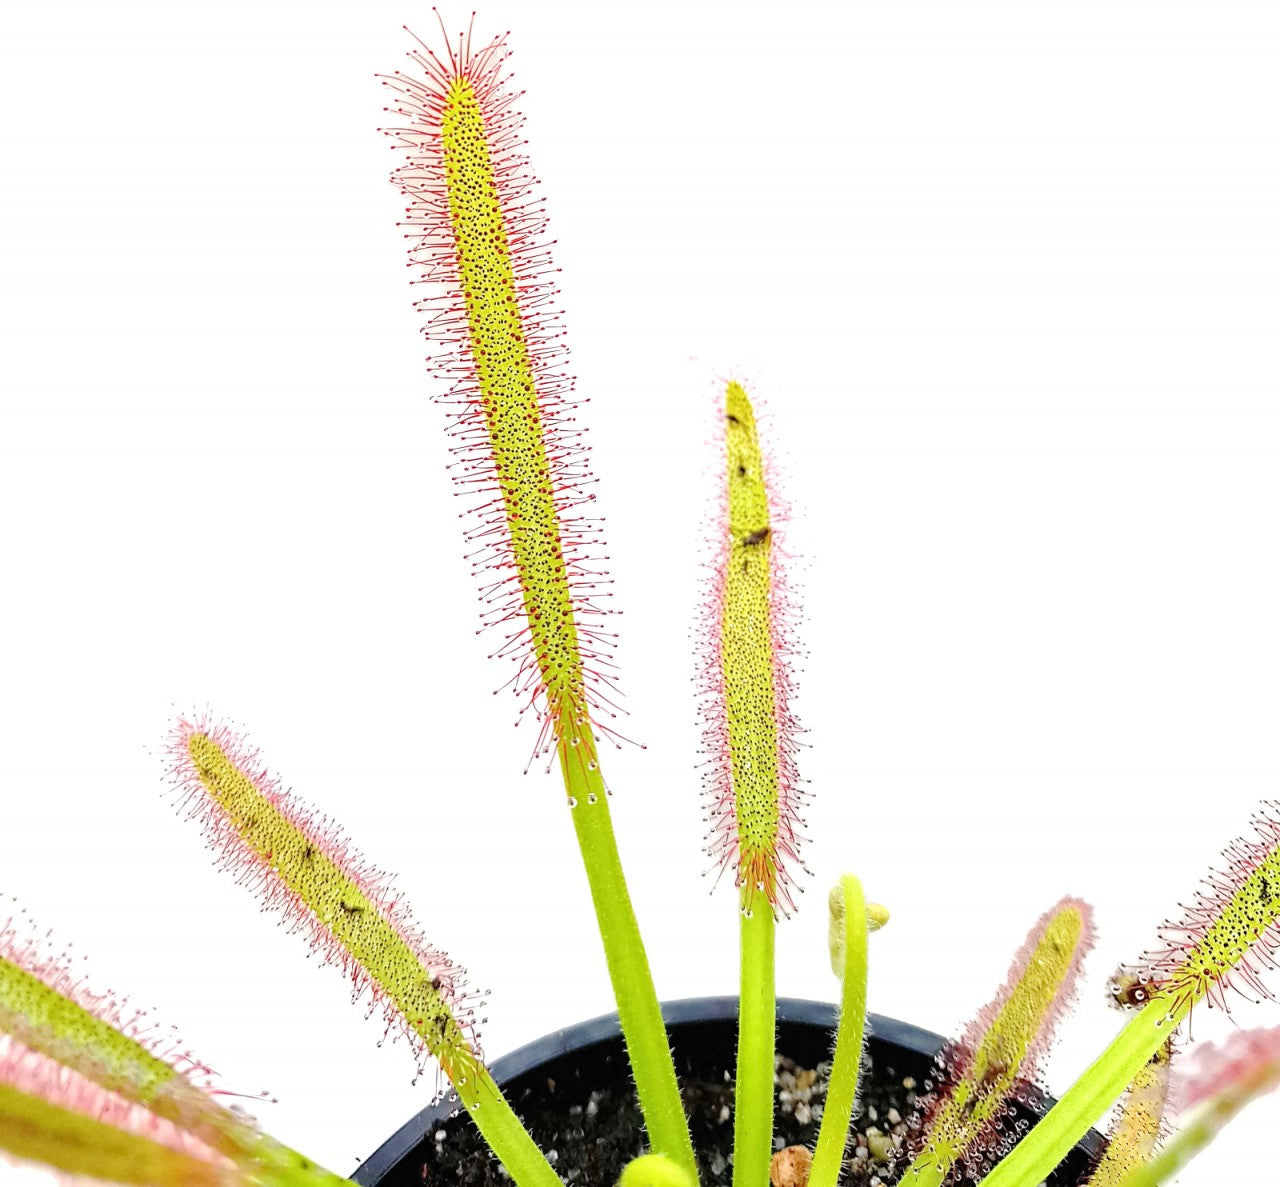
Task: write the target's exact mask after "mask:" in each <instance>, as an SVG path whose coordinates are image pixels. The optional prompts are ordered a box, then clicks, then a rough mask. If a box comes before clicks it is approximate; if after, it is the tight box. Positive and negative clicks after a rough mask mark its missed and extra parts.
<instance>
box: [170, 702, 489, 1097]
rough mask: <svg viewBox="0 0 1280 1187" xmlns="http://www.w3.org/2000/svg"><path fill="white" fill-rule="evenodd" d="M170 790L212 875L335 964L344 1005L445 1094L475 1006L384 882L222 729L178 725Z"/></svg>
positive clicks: (470, 1044)
mask: <svg viewBox="0 0 1280 1187" xmlns="http://www.w3.org/2000/svg"><path fill="white" fill-rule="evenodd" d="M169 754H170V757H171V766H170V778H171V780H172V782H173V783H174V785H175V787H176V789H177V793H178V796H179V803H180V806H181V807H182V808H183V809H185V811H186V813H187V815H188V816H189V817H191V818H194V819H196V820H198V821H199V822H200V824H201V825H202V826H203V828H204V831H205V835H206V837H207V838H208V842H209V848H210V849H211V850H213V853H214V856H215V859H216V861H217V863H218V865H219V866H221V867H222V868H224V869H226V870H229V871H230V872H232V873H233V874H234V875H235V876H236V879H237V881H239V882H240V883H242V884H244V885H246V886H248V887H249V888H250V889H252V890H253V891H254V892H255V893H256V894H257V895H258V897H259V898H260V899H261V900H262V902H263V904H264V906H266V907H268V908H270V909H272V910H274V911H276V912H278V913H279V914H280V915H281V916H282V917H283V918H284V920H285V922H286V924H287V926H288V929H289V931H291V932H295V931H300V932H302V933H303V934H304V936H305V937H306V938H307V940H308V941H309V943H310V947H311V951H312V952H313V953H315V954H317V955H318V956H319V957H320V959H321V961H322V963H328V964H336V965H338V967H339V968H340V969H341V971H342V973H343V975H344V976H345V977H346V978H347V979H348V980H349V981H350V982H351V983H352V986H353V989H352V997H353V999H356V998H359V997H361V996H363V995H365V994H368V995H369V996H370V998H371V999H372V1001H373V1002H374V1003H375V1004H379V1005H381V1007H382V1009H383V1013H384V1016H385V1018H386V1022H387V1027H388V1030H391V1029H395V1030H396V1031H397V1032H398V1033H400V1034H402V1035H403V1036H405V1037H406V1038H408V1040H409V1042H410V1044H411V1046H412V1047H413V1049H414V1050H415V1051H416V1052H418V1053H419V1056H420V1059H419V1069H420V1070H421V1068H422V1067H423V1066H424V1065H423V1062H422V1060H421V1055H422V1053H423V1052H425V1053H427V1054H429V1055H431V1056H433V1057H434V1058H435V1059H436V1060H437V1061H438V1062H439V1064H440V1066H441V1067H442V1068H443V1069H444V1071H445V1073H446V1075H448V1076H449V1078H450V1080H453V1081H454V1082H455V1083H456V1081H457V1079H458V1077H462V1078H463V1079H464V1080H465V1078H466V1076H467V1075H468V1073H469V1072H474V1069H475V1068H476V1067H477V1066H478V1065H479V1064H480V1061H481V1057H480V1052H479V1048H478V1046H477V1041H476V1038H475V1027H474V1022H475V1010H476V1005H477V1002H478V1000H479V999H478V997H477V996H476V995H474V994H470V993H468V991H467V989H466V987H465V981H464V978H463V972H462V970H461V969H460V968H459V967H458V966H457V965H455V964H454V963H453V962H452V961H451V960H449V958H448V957H447V956H446V955H445V954H444V953H443V952H440V951H438V950H437V949H435V948H433V947H431V946H430V945H429V944H428V943H427V942H426V941H425V939H424V938H423V937H422V934H421V932H420V931H419V930H418V928H417V926H416V924H415V923H414V921H413V918H412V916H411V914H410V912H409V908H408V905H407V904H406V903H405V901H404V899H403V897H402V896H401V894H400V893H399V891H398V890H397V889H396V887H395V884H394V882H393V881H392V879H391V878H390V876H389V875H387V874H386V873H384V872H383V871H381V870H379V869H377V868H376V867H374V866H373V865H371V864H370V863H369V862H368V861H366V860H365V859H364V858H363V857H362V856H361V855H360V854H359V853H358V852H357V851H356V850H355V849H354V848H353V847H352V846H351V845H350V843H349V842H348V841H347V839H346V837H345V835H344V834H343V833H342V830H341V829H340V828H339V827H338V826H337V825H336V824H335V823H334V822H333V821H330V820H328V819H326V818H325V817H323V816H320V815H319V814H317V813H316V812H314V811H313V810H312V809H311V808H309V807H307V806H306V805H305V804H303V803H302V802H301V801H300V800H299V799H297V798H296V797H295V796H293V795H292V794H290V793H289V792H287V791H285V790H284V789H283V788H282V787H281V785H280V781H279V780H278V779H276V778H274V777H273V776H271V775H269V774H268V772H267V769H266V767H265V766H264V765H263V762H262V758H261V756H260V754H259V752H258V751H257V750H256V749H255V748H254V747H252V746H250V745H249V744H248V742H247V741H246V740H245V739H244V738H243V737H241V736H240V735H239V734H237V733H235V732H234V731H233V730H232V729H231V728H230V727H228V726H226V725H224V724H213V723H211V722H209V721H208V720H205V719H197V720H195V721H189V720H187V719H186V718H180V719H179V720H178V721H177V722H176V724H175V725H174V728H173V731H172V733H171V734H170V737H169Z"/></svg>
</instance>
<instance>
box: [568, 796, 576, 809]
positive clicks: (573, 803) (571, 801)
mask: <svg viewBox="0 0 1280 1187" xmlns="http://www.w3.org/2000/svg"><path fill="white" fill-rule="evenodd" d="M577 806H578V797H577V796H576V795H571V796H570V797H569V807H571V808H576V807H577Z"/></svg>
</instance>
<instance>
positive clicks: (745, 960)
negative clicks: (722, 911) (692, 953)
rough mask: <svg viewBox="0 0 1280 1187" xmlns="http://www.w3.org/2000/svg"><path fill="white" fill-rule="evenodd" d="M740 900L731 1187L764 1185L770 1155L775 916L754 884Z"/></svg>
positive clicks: (757, 1186)
mask: <svg viewBox="0 0 1280 1187" xmlns="http://www.w3.org/2000/svg"><path fill="white" fill-rule="evenodd" d="M742 902H743V909H742V912H741V926H740V928H739V931H738V934H739V936H740V937H741V963H740V967H741V980H740V985H739V993H738V1069H737V1079H736V1081H735V1083H734V1089H733V1187H762V1185H763V1184H765V1183H768V1181H769V1162H770V1159H772V1157H773V1071H774V1032H775V1008H776V1003H775V1000H774V980H773V939H774V918H773V908H772V906H771V905H770V903H769V900H768V899H767V898H765V896H764V895H763V894H762V893H760V892H758V891H754V889H753V888H750V887H748V888H747V889H746V890H744V892H743V898H742Z"/></svg>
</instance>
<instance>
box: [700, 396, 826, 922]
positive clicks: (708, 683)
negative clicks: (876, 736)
mask: <svg viewBox="0 0 1280 1187" xmlns="http://www.w3.org/2000/svg"><path fill="white" fill-rule="evenodd" d="M723 401H724V403H723V415H722V426H723V450H722V453H721V457H722V458H723V464H724V470H723V471H722V475H723V477H722V480H721V482H720V484H719V485H720V491H721V501H720V504H719V513H718V515H717V517H716V520H715V522H714V524H713V526H712V529H711V538H712V557H711V559H710V561H709V569H710V572H711V583H710V590H709V594H708V596H707V598H706V601H705V603H704V606H703V625H702V630H701V638H700V641H699V645H698V667H699V683H700V693H701V711H702V718H703V753H704V755H705V756H706V766H705V769H704V776H703V787H704V796H705V800H706V804H707V821H708V826H709V828H708V832H707V852H708V854H709V855H710V856H711V858H712V860H713V861H714V862H715V865H716V869H717V871H720V872H722V871H724V870H726V869H730V868H732V869H733V871H734V881H735V884H736V886H737V888H738V893H739V899H740V902H741V905H742V907H743V909H744V910H754V909H755V908H756V905H757V903H756V900H757V899H759V900H761V901H763V902H764V903H765V904H766V905H767V909H768V910H770V911H771V912H773V913H775V914H789V913H790V912H791V911H792V910H793V909H794V905H795V904H794V901H793V898H792V890H793V886H794V882H793V875H792V872H791V870H790V868H789V867H790V866H794V865H798V864H799V861H800V858H799V849H800V847H801V845H802V843H803V836H802V833H801V829H802V826H803V820H802V817H801V810H802V807H803V805H804V803H805V801H806V799H807V793H806V791H805V789H804V786H803V784H802V783H801V781H800V778H799V774H798V772H797V770H796V762H795V755H796V750H797V747H798V733H799V726H798V724H797V722H796V719H795V717H794V715H793V711H792V708H791V701H792V697H793V694H794V686H795V673H794V668H793V664H794V661H795V656H796V644H795V639H794V634H795V626H794V624H795V618H796V610H795V606H794V603H793V600H792V596H791V593H790V590H789V587H788V584H787V582H786V579H785V575H784V568H785V565H784V561H785V558H786V551H785V548H784V543H783V536H784V533H785V522H786V518H787V512H786V508H785V506H784V505H783V504H782V503H781V502H780V501H779V499H778V497H777V495H776V492H775V491H774V489H773V485H772V482H771V479H770V475H769V466H768V465H767V462H766V458H765V454H764V451H763V450H762V448H761V443H760V439H759V436H758V433H757V429H756V415H755V411H754V409H753V408H752V404H751V398H750V396H749V394H748V392H747V389H746V387H745V386H744V385H743V384H742V383H741V382H739V381H738V380H734V379H731V380H729V381H728V382H727V383H725V385H724V388H723Z"/></svg>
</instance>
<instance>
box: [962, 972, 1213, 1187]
mask: <svg viewBox="0 0 1280 1187" xmlns="http://www.w3.org/2000/svg"><path fill="white" fill-rule="evenodd" d="M1190 1011H1191V998H1190V997H1189V996H1188V997H1187V998H1185V999H1184V1000H1183V1001H1182V1002H1181V1003H1180V1004H1176V1003H1174V1002H1173V1001H1171V1000H1170V999H1169V998H1165V997H1161V996H1159V995H1156V996H1155V997H1153V998H1152V999H1151V1001H1150V1002H1148V1003H1147V1005H1146V1006H1145V1007H1144V1008H1143V1009H1142V1011H1141V1012H1140V1013H1139V1014H1138V1015H1137V1017H1135V1018H1133V1019H1132V1020H1131V1021H1130V1022H1129V1024H1128V1025H1127V1026H1126V1027H1125V1028H1124V1029H1123V1030H1122V1031H1121V1032H1120V1033H1119V1034H1118V1035H1117V1036H1116V1037H1115V1038H1114V1039H1113V1040H1112V1041H1111V1043H1110V1045H1109V1046H1108V1047H1107V1049H1106V1050H1105V1051H1103V1053H1102V1054H1101V1055H1099V1056H1098V1058H1097V1059H1095V1060H1094V1061H1093V1063H1092V1064H1091V1065H1090V1067H1089V1068H1088V1070H1087V1071H1086V1072H1085V1073H1084V1074H1083V1075H1082V1076H1081V1077H1080V1079H1078V1080H1077V1081H1076V1082H1075V1083H1074V1084H1073V1085H1072V1086H1071V1087H1070V1088H1069V1089H1068V1090H1067V1091H1066V1093H1065V1094H1064V1095H1063V1097H1062V1099H1061V1100H1060V1101H1058V1103H1057V1104H1056V1105H1054V1106H1053V1108H1052V1109H1050V1110H1049V1112H1048V1113H1046V1114H1045V1116H1044V1117H1043V1118H1041V1120H1040V1121H1039V1123H1038V1124H1037V1125H1036V1126H1035V1128H1033V1129H1032V1130H1031V1132H1030V1133H1029V1134H1027V1136H1026V1137H1025V1138H1023V1139H1022V1141H1021V1142H1019V1143H1018V1145H1017V1146H1016V1147H1015V1148H1014V1149H1013V1151H1012V1153H1010V1154H1009V1156H1008V1157H1007V1158H1005V1159H1004V1161H1003V1162H1001V1163H1000V1164H999V1165H998V1166H997V1167H995V1169H994V1170H992V1172H991V1173H990V1174H989V1175H988V1176H987V1177H986V1178H985V1179H984V1180H983V1181H982V1187H1035V1185H1036V1184H1038V1183H1040V1182H1042V1181H1043V1180H1044V1178H1045V1177H1046V1176H1047V1175H1048V1174H1049V1172H1050V1171H1052V1170H1053V1168H1054V1167H1055V1166H1057V1165H1058V1163H1059V1162H1061V1161H1062V1160H1063V1158H1065V1157H1066V1156H1067V1153H1068V1151H1069V1150H1070V1149H1071V1147H1072V1146H1074V1145H1075V1144H1076V1142H1078V1141H1079V1140H1080V1139H1081V1138H1082V1137H1084V1135H1085V1134H1086V1133H1087V1132H1088V1130H1089V1126H1091V1125H1092V1124H1093V1123H1094V1122H1095V1121H1097V1120H1098V1118H1099V1117H1101V1116H1102V1114H1103V1113H1104V1112H1106V1110H1107V1109H1108V1108H1110V1107H1111V1105H1112V1104H1113V1103H1114V1102H1115V1101H1116V1100H1117V1099H1118V1098H1119V1096H1120V1094H1121V1093H1122V1092H1123V1091H1124V1090H1125V1088H1127V1087H1128V1085H1129V1082H1130V1081H1131V1080H1132V1079H1133V1077H1134V1076H1135V1075H1136V1074H1137V1073H1138V1071H1139V1069H1141V1067H1142V1065H1143V1064H1145V1063H1146V1062H1147V1060H1149V1059H1150V1058H1151V1056H1152V1055H1154V1054H1155V1053H1156V1051H1157V1050H1158V1049H1159V1048H1160V1045H1161V1044H1162V1043H1163V1042H1164V1041H1165V1040H1166V1039H1167V1038H1168V1037H1169V1035H1170V1034H1171V1033H1172V1032H1173V1029H1174V1028H1175V1027H1176V1026H1178V1024H1179V1023H1181V1022H1182V1020H1183V1019H1184V1018H1185V1017H1186V1016H1187V1014H1188V1013H1190Z"/></svg>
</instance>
